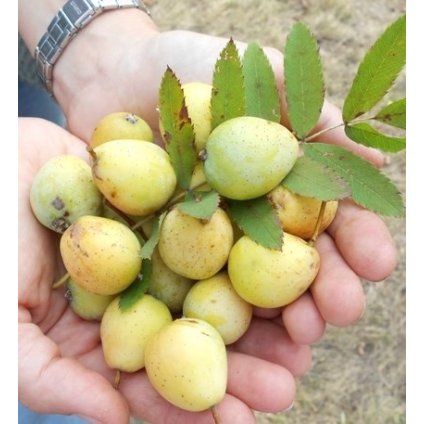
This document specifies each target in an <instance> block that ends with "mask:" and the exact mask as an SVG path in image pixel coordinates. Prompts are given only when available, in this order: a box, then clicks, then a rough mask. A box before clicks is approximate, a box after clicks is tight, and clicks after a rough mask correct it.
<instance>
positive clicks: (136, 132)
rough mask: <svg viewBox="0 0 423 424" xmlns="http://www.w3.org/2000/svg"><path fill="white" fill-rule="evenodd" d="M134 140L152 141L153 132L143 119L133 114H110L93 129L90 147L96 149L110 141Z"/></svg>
mask: <svg viewBox="0 0 423 424" xmlns="http://www.w3.org/2000/svg"><path fill="white" fill-rule="evenodd" d="M121 139H136V140H143V141H150V142H151V141H153V131H152V129H151V128H150V126H149V125H148V124H147V122H146V121H144V119H142V118H140V117H139V116H137V115H134V114H133V113H128V112H112V113H109V114H107V115H106V116H104V117H103V118H102V119H101V120H100V121H99V122H98V124H97V126H96V128H95V129H94V131H93V133H92V135H91V140H90V146H91V147H93V148H94V147H97V146H99V145H100V144H103V143H106V142H108V141H111V140H121Z"/></svg>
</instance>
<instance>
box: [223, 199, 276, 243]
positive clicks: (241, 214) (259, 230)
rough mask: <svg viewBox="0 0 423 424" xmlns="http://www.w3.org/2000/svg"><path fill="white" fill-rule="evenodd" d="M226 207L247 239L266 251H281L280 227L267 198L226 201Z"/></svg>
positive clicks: (274, 211)
mask: <svg viewBox="0 0 423 424" xmlns="http://www.w3.org/2000/svg"><path fill="white" fill-rule="evenodd" d="M228 205H229V214H230V215H231V217H232V219H233V220H234V221H235V223H236V224H237V225H238V227H239V228H240V229H241V230H242V231H243V232H244V233H245V234H246V235H247V236H248V237H250V238H251V239H252V240H254V241H255V242H256V243H258V244H260V245H262V246H264V247H266V248H268V249H276V250H280V249H282V244H283V231H282V225H281V223H280V221H279V218H278V215H277V212H276V210H275V209H274V208H273V207H272V204H271V202H270V200H269V199H267V197H265V196H263V197H258V198H256V199H252V200H245V201H238V200H228Z"/></svg>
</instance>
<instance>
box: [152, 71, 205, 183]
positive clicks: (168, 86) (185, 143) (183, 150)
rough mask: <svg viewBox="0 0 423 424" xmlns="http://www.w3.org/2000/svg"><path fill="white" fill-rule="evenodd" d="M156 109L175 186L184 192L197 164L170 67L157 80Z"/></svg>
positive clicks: (182, 102) (181, 94)
mask: <svg viewBox="0 0 423 424" xmlns="http://www.w3.org/2000/svg"><path fill="white" fill-rule="evenodd" d="M159 109H160V122H161V125H162V133H163V138H164V143H165V148H166V151H167V152H168V153H169V156H170V161H171V163H172V166H173V168H174V170H175V173H176V177H177V180H178V183H179V185H180V186H181V187H182V188H183V189H187V188H189V184H190V182H191V176H192V172H193V170H194V166H195V164H196V161H197V152H196V150H195V144H194V140H195V135H194V128H193V126H192V123H191V119H190V117H189V116H188V110H187V107H186V104H185V99H184V92H183V90H182V87H181V83H180V82H179V80H178V79H177V78H176V76H175V74H174V73H173V71H172V70H171V69H170V68H167V70H166V72H165V74H164V76H163V78H162V81H161V85H160V92H159Z"/></svg>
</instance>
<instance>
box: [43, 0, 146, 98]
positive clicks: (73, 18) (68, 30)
mask: <svg viewBox="0 0 423 424" xmlns="http://www.w3.org/2000/svg"><path fill="white" fill-rule="evenodd" d="M131 7H135V8H137V9H140V10H142V11H144V12H145V13H147V14H148V15H150V12H149V10H148V9H147V7H146V6H145V5H144V3H143V2H142V1H139V0H68V1H67V2H66V3H65V4H64V5H63V7H62V8H61V9H60V10H59V13H58V14H57V15H56V16H55V17H54V18H53V20H52V21H51V23H50V25H49V26H48V28H47V32H46V33H45V34H44V35H43V36H42V37H41V39H40V41H39V42H38V44H37V47H36V48H35V61H36V63H37V71H38V75H39V76H40V78H41V80H42V81H43V83H44V85H45V86H46V87H47V89H48V91H49V92H50V93H51V94H52V88H53V87H52V86H53V81H52V76H53V65H54V64H55V63H56V62H57V60H58V59H59V57H60V55H61V53H62V52H63V50H64V48H65V47H66V45H67V44H68V43H69V41H70V40H71V39H72V37H74V36H75V34H76V33H77V32H78V31H80V30H81V29H82V28H84V27H85V26H86V25H87V24H88V23H89V22H90V21H91V20H92V19H94V18H95V17H96V16H98V15H99V14H100V13H102V12H104V11H106V10H112V9H121V8H131Z"/></svg>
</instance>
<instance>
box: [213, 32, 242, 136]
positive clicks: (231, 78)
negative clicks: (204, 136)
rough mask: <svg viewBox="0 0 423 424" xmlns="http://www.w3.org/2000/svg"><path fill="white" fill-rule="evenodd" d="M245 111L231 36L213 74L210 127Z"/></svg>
mask: <svg viewBox="0 0 423 424" xmlns="http://www.w3.org/2000/svg"><path fill="white" fill-rule="evenodd" d="M244 113H245V98H244V78H243V75H242V65H241V59H240V57H239V54H238V51H237V49H236V46H235V43H234V41H233V40H232V38H231V39H230V40H229V42H228V43H227V45H226V46H225V48H224V49H223V50H222V52H221V53H220V57H219V59H218V60H217V61H216V64H215V68H214V74H213V90H212V98H211V115H212V129H214V128H216V127H217V126H218V125H219V124H221V123H222V122H224V121H227V120H228V119H231V118H236V117H237V116H242V115H244Z"/></svg>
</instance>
